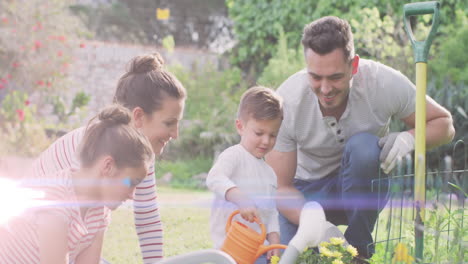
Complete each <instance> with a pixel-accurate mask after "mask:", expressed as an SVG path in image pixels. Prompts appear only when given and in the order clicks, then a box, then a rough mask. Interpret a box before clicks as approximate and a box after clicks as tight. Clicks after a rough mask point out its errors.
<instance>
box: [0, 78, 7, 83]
mask: <svg viewBox="0 0 468 264" xmlns="http://www.w3.org/2000/svg"><path fill="white" fill-rule="evenodd" d="M0 81H1V82H2V83H7V82H8V80H7V78H2V79H1V80H0Z"/></svg>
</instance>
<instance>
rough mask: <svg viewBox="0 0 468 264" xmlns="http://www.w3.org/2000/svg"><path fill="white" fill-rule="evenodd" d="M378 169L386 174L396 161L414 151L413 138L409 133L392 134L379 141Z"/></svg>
mask: <svg viewBox="0 0 468 264" xmlns="http://www.w3.org/2000/svg"><path fill="white" fill-rule="evenodd" d="M379 146H380V147H381V148H382V151H381V152H380V162H381V163H380V168H382V170H383V171H384V172H385V174H388V173H389V172H391V171H392V170H393V168H394V167H395V164H396V161H397V160H398V159H402V158H403V157H404V156H405V155H406V154H408V153H410V152H411V151H413V150H414V136H413V135H411V134H410V133H409V132H406V131H405V132H394V133H390V134H388V135H387V136H385V137H383V138H381V139H380V140H379Z"/></svg>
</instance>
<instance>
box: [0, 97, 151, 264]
mask: <svg viewBox="0 0 468 264" xmlns="http://www.w3.org/2000/svg"><path fill="white" fill-rule="evenodd" d="M98 119H99V120H98V121H97V122H92V123H90V125H89V126H88V127H87V128H86V129H85V130H84V135H83V139H82V140H81V143H80V146H79V149H78V153H79V160H80V168H79V169H76V170H75V169H72V168H67V169H64V170H61V171H57V172H54V173H52V174H48V175H43V176H40V177H38V178H35V181H27V182H25V184H24V187H28V188H31V189H33V190H35V191H36V192H41V194H42V197H41V198H40V200H41V202H42V203H41V204H40V206H34V207H32V208H29V209H28V210H27V211H26V212H25V213H23V214H21V215H20V216H18V217H15V218H13V219H12V220H10V221H9V222H8V223H7V225H2V226H1V227H0V263H53V264H55V263H61V264H68V263H75V264H85V263H86V264H87V263H99V261H100V258H101V248H102V243H103V239H104V231H105V229H106V227H107V226H108V224H109V216H110V211H111V210H114V209H116V208H117V207H118V206H119V205H120V204H122V203H123V202H124V201H125V200H127V199H132V198H133V193H134V191H135V186H136V185H137V184H138V183H139V182H141V181H142V180H143V179H144V178H145V177H146V175H147V174H148V166H149V165H150V163H151V162H152V161H153V150H152V147H151V144H150V142H149V141H148V139H147V138H146V137H145V136H143V135H142V134H141V133H140V132H138V131H137V130H136V129H135V128H133V127H132V126H130V121H131V116H130V112H129V111H128V110H127V109H126V108H124V107H122V106H118V105H114V106H110V107H108V108H106V109H104V110H103V111H102V112H101V113H100V114H99V116H98ZM115 142H118V144H115Z"/></svg>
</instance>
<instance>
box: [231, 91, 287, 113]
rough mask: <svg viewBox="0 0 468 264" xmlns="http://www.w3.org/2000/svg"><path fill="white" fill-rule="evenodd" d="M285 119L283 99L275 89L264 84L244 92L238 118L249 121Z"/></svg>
mask: <svg viewBox="0 0 468 264" xmlns="http://www.w3.org/2000/svg"><path fill="white" fill-rule="evenodd" d="M250 117H253V118H254V119H255V120H274V119H277V118H281V119H283V99H282V98H281V96H279V95H278V94H277V93H276V92H275V91H273V90H272V89H270V88H267V87H263V86H254V87H252V88H250V89H248V90H247V91H245V92H244V94H242V97H241V101H240V103H239V109H238V111H237V118H238V119H240V120H243V121H247V120H248V119H249V118H250Z"/></svg>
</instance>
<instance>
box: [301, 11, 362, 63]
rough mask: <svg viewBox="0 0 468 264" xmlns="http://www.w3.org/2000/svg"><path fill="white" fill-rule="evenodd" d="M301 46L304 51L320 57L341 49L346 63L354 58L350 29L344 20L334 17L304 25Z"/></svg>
mask: <svg viewBox="0 0 468 264" xmlns="http://www.w3.org/2000/svg"><path fill="white" fill-rule="evenodd" d="M302 45H303V46H304V51H305V50H306V49H311V50H313V51H314V52H315V53H318V54H320V55H324V54H327V53H330V52H332V51H333V50H335V49H337V48H340V49H343V51H344V55H345V59H346V60H347V61H350V60H352V59H353V58H354V40H353V33H352V32H351V27H350V25H349V23H348V22H347V21H346V20H344V19H341V18H338V17H335V16H326V17H322V18H319V19H317V20H315V21H313V22H312V23H310V24H308V25H306V26H305V27H304V32H303V34H302Z"/></svg>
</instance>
